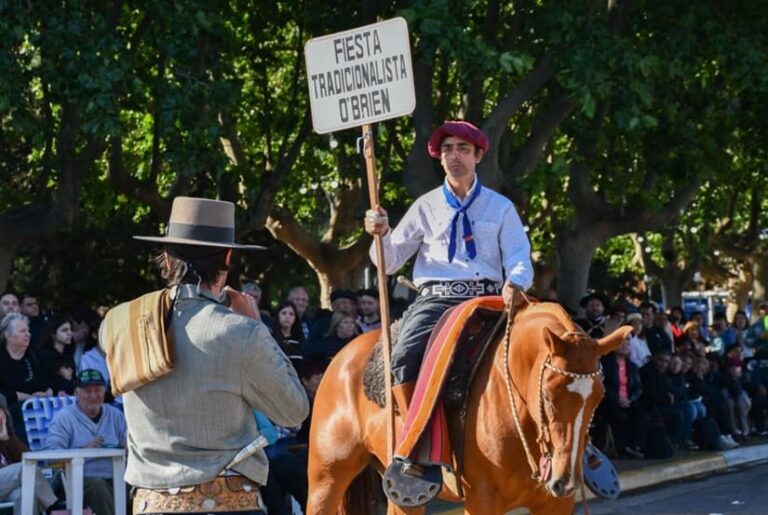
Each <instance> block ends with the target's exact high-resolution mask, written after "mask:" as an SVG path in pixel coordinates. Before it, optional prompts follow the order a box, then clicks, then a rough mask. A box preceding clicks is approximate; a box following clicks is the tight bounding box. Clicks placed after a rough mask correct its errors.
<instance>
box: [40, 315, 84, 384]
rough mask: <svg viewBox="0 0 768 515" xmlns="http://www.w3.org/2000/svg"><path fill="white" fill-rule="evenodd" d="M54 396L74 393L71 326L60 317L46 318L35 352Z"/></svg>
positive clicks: (66, 320)
mask: <svg viewBox="0 0 768 515" xmlns="http://www.w3.org/2000/svg"><path fill="white" fill-rule="evenodd" d="M37 354H38V357H39V358H40V362H41V363H42V364H43V369H44V370H45V373H46V374H47V375H48V383H49V384H50V385H51V388H53V393H54V394H55V395H62V394H66V395H72V394H73V393H74V392H75V378H74V374H75V361H74V359H73V358H72V354H73V349H72V324H71V322H70V321H69V320H68V319H67V318H65V317H64V316H62V315H59V314H53V315H51V316H50V317H48V320H47V322H46V324H45V331H44V332H43V341H42V343H41V345H40V350H38V351H37Z"/></svg>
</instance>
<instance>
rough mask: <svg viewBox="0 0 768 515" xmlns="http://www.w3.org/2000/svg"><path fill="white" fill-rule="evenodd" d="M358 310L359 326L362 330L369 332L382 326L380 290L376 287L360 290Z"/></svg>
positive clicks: (358, 293)
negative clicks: (375, 288)
mask: <svg viewBox="0 0 768 515" xmlns="http://www.w3.org/2000/svg"><path fill="white" fill-rule="evenodd" d="M357 312H358V316H357V326H358V327H359V328H360V332H362V333H367V332H368V331H372V330H374V329H379V328H381V312H380V309H379V292H377V291H376V290H374V289H368V290H360V291H358V292H357Z"/></svg>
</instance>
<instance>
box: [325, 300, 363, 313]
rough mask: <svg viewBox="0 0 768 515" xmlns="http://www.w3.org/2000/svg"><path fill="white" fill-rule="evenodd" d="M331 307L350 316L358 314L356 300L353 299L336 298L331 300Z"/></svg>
mask: <svg viewBox="0 0 768 515" xmlns="http://www.w3.org/2000/svg"><path fill="white" fill-rule="evenodd" d="M331 309H333V311H339V312H341V313H344V314H346V315H350V316H355V315H357V304H355V301H353V300H352V299H346V298H341V299H336V300H334V301H333V302H331Z"/></svg>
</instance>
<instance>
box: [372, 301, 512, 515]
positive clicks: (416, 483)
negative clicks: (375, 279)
mask: <svg viewBox="0 0 768 515" xmlns="http://www.w3.org/2000/svg"><path fill="white" fill-rule="evenodd" d="M503 313H504V302H503V300H502V298H501V297H495V296H494V297H477V298H474V299H470V300H468V301H466V302H464V303H462V304H459V305H458V306H456V307H454V308H452V309H450V310H448V311H447V312H446V313H445V314H443V316H442V317H441V318H440V320H439V321H438V324H437V325H436V327H435V329H434V330H433V331H432V334H431V336H430V339H429V342H428V344H427V348H426V352H425V355H424V360H423V361H422V365H421V370H420V372H419V378H418V380H417V382H416V387H415V391H414V395H413V399H412V403H411V406H410V408H409V411H408V414H407V415H406V416H405V423H404V426H403V430H402V431H401V433H400V434H399V438H398V442H397V446H396V449H395V455H394V458H395V459H394V460H393V463H392V464H391V465H390V466H389V467H388V469H387V471H386V472H385V475H384V481H383V485H384V491H385V494H386V495H387V496H388V497H389V498H390V500H391V501H392V502H395V503H396V504H398V505H400V506H404V507H414V506H421V505H423V504H426V503H427V502H429V501H430V500H431V499H432V498H434V497H435V496H436V495H437V494H438V493H439V492H440V489H441V487H442V478H441V467H442V469H443V470H444V471H445V472H446V475H447V477H451V478H456V481H451V482H452V483H453V484H452V485H450V487H449V488H450V490H451V491H452V493H454V494H455V495H456V497H458V498H459V499H461V498H463V492H462V489H461V482H460V481H458V478H459V477H461V465H462V461H463V441H464V431H465V421H466V413H467V398H468V392H469V388H470V386H471V384H472V379H473V378H474V375H475V373H476V371H477V369H478V367H479V365H480V364H481V362H482V357H483V356H484V355H485V352H486V350H487V349H488V347H489V344H490V342H491V341H492V340H493V337H494V336H495V335H496V334H497V333H498V331H500V330H502V329H503V327H504V324H505V322H506V318H505V317H503V316H502V314H503ZM368 375H369V374H367V373H366V376H368ZM382 381H383V378H382ZM369 390H370V388H369V387H366V391H369ZM381 404H383V402H381ZM416 464H418V465H416ZM414 465H416V466H414Z"/></svg>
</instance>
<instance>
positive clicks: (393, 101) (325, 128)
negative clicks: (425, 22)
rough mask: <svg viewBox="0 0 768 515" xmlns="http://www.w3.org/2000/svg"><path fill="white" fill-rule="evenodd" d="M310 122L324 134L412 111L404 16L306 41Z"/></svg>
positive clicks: (409, 63) (412, 99) (412, 103)
mask: <svg viewBox="0 0 768 515" xmlns="http://www.w3.org/2000/svg"><path fill="white" fill-rule="evenodd" d="M304 59H305V60H306V64H307V83H308V86H309V102H310V106H311V108H312V126H313V127H314V128H315V131H316V132H319V133H320V134H323V133H326V132H334V131H338V130H342V129H347V128H350V127H359V126H361V125H364V124H367V123H373V122H379V121H382V120H388V119H390V118H397V117H398V116H403V115H406V114H410V113H411V112H413V109H414V108H415V107H416V95H415V92H414V88H413V66H412V64H411V45H410V41H409V39H408V24H407V23H406V22H405V20H404V19H403V18H392V19H391V20H386V21H382V22H379V23H374V24H372V25H366V26H364V27H358V28H356V29H352V30H347V31H344V32H337V33H336V34H330V35H328V36H322V37H319V38H314V39H310V40H309V41H307V43H306V44H305V45H304Z"/></svg>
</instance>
